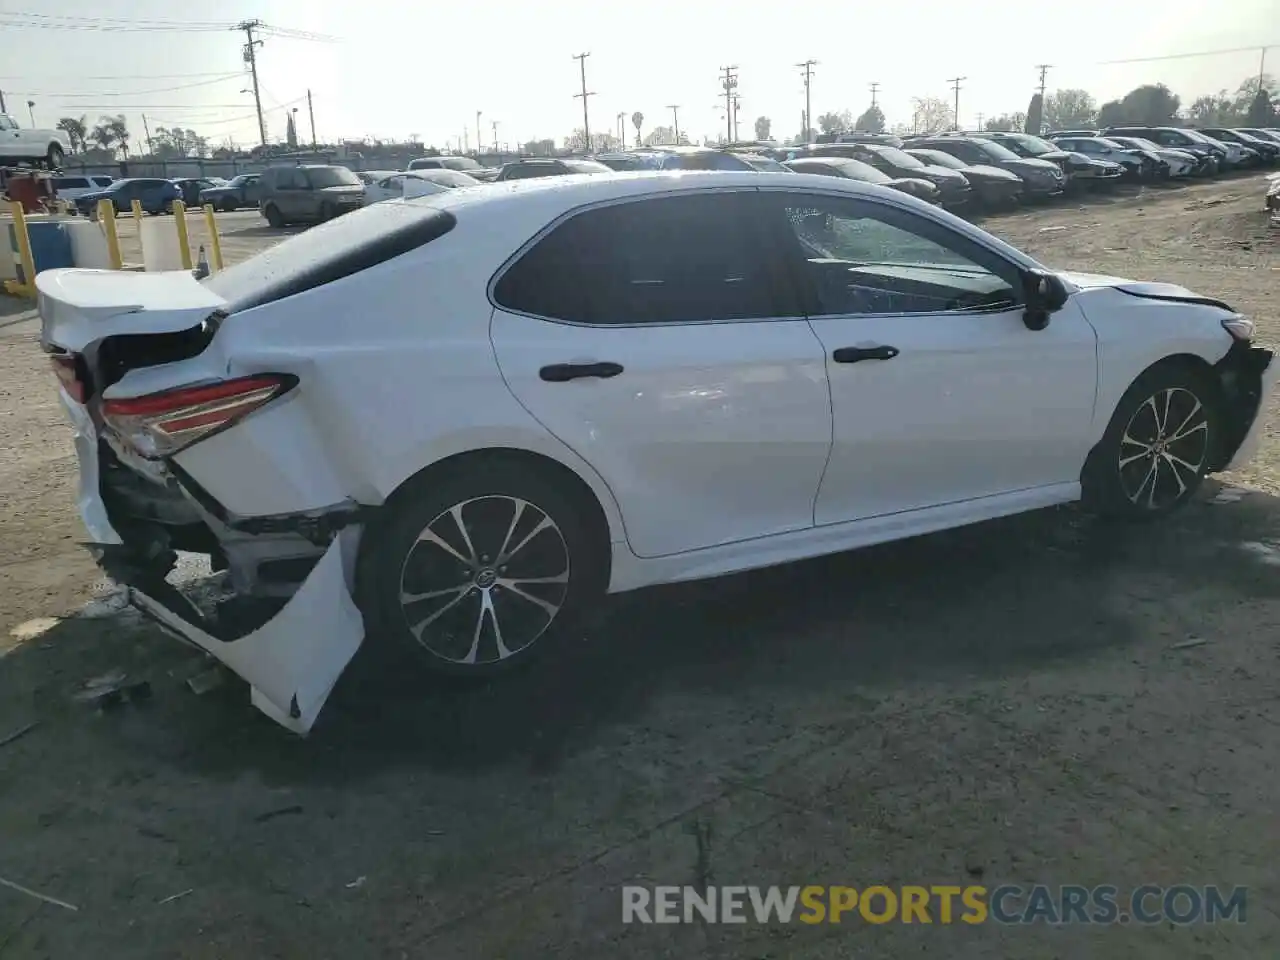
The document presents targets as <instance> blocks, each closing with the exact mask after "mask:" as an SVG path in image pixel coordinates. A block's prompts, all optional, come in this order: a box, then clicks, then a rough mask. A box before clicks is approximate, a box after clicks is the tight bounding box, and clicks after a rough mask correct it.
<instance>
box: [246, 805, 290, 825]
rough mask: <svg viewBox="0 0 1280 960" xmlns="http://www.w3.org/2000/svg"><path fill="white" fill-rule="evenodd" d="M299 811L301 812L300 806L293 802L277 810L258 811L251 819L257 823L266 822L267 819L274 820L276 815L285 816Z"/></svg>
mask: <svg viewBox="0 0 1280 960" xmlns="http://www.w3.org/2000/svg"><path fill="white" fill-rule="evenodd" d="M301 812H302V807H301V806H300V805H298V804H296V803H295V804H293V805H291V806H288V807H281V808H280V809H278V810H268V811H267V812H266V813H260V814H258V815H257V816H256V817H254V818H253V819H254V821H255V822H257V823H266V822H267V821H268V820H274V819H275V818H276V817H287V816H290V815H291V814H295V813H301Z"/></svg>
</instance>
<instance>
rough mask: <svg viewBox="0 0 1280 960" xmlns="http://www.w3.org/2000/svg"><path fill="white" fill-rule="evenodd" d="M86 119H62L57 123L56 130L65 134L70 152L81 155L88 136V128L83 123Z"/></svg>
mask: <svg viewBox="0 0 1280 960" xmlns="http://www.w3.org/2000/svg"><path fill="white" fill-rule="evenodd" d="M85 121H86V118H85V117H83V116H81V117H79V118H77V117H63V118H62V119H61V120H59V121H58V129H59V130H62V131H63V132H65V133H66V135H67V138H68V139H69V140H70V141H71V152H72V153H82V152H84V148H85V141H86V139H87V138H88V135H89V128H88V126H87V125H86V123H85Z"/></svg>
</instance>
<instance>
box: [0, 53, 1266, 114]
mask: <svg viewBox="0 0 1280 960" xmlns="http://www.w3.org/2000/svg"><path fill="white" fill-rule="evenodd" d="M1264 55H1265V54H1264ZM8 112H9V111H8V109H7V108H6V107H5V105H4V91H3V90H0V113H8Z"/></svg>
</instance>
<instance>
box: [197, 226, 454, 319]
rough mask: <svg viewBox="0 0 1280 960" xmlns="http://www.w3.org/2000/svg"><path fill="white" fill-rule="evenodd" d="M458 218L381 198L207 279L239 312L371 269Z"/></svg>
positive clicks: (229, 309)
mask: <svg viewBox="0 0 1280 960" xmlns="http://www.w3.org/2000/svg"><path fill="white" fill-rule="evenodd" d="M456 223H457V220H456V218H455V217H454V216H453V214H452V213H449V212H448V211H446V210H438V209H436V208H435V207H431V206H425V205H422V204H418V203H412V202H411V203H375V204H373V205H371V206H368V207H364V208H363V209H360V210H357V211H355V212H354V213H348V214H346V215H345V216H342V217H339V218H338V219H336V220H330V221H328V222H327V223H322V224H320V225H319V226H315V227H312V228H311V229H309V230H307V231H306V232H304V233H299V234H295V235H294V236H291V237H289V238H287V239H285V240H283V241H281V242H280V243H277V244H276V245H275V246H274V247H270V248H268V249H267V250H264V251H263V252H262V253H259V254H258V255H257V256H254V257H250V258H249V259H248V260H245V261H242V262H241V263H238V264H236V265H235V266H233V267H230V268H228V269H226V270H224V271H222V272H221V273H216V274H214V275H213V276H211V277H208V278H206V279H205V280H203V281H201V282H202V283H204V284H205V286H207V287H208V288H209V289H210V290H212V291H213V292H214V293H216V294H217V295H218V296H220V297H222V298H223V299H224V300H226V301H227V302H228V306H227V312H228V313H236V312H238V311H242V310H248V309H249V308H250V307H256V306H260V305H262V304H264V303H270V302H272V301H273V300H282V299H284V298H285V297H291V296H293V295H294V294H297V293H302V292H303V291H305V290H310V289H312V288H314V287H319V286H322V285H324V284H326V283H332V282H333V281H334V280H340V279H342V278H343V277H346V276H350V275H351V274H353V273H359V272H360V271H361V270H367V269H368V268H369V267H373V266H376V265H377V264H379V263H383V262H384V261H387V260H390V259H392V258H394V257H398V256H400V254H402V253H407V252H408V251H410V250H413V249H415V248H417V247H420V246H422V245H423V244H425V243H430V242H431V241H432V240H434V239H436V238H437V237H441V236H444V235H445V234H446V233H448V232H449V231H450V230H452V229H453V227H454V225H455V224H456Z"/></svg>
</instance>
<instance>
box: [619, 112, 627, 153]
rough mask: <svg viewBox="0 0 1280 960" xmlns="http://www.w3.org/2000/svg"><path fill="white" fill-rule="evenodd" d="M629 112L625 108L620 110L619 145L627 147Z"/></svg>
mask: <svg viewBox="0 0 1280 960" xmlns="http://www.w3.org/2000/svg"><path fill="white" fill-rule="evenodd" d="M626 120H627V114H626V111H625V110H619V111H618V146H619V147H621V148H623V149H626V146H627V123H626Z"/></svg>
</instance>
